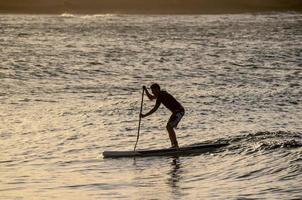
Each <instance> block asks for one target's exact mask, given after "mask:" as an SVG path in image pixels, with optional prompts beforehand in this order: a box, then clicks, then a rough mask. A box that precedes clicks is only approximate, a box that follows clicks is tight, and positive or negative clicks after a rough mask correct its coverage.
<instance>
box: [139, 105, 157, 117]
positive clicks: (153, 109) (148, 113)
mask: <svg viewBox="0 0 302 200" xmlns="http://www.w3.org/2000/svg"><path fill="white" fill-rule="evenodd" d="M159 106H160V102H158V101H157V102H156V104H155V106H154V108H152V109H151V110H150V111H149V112H147V113H146V114H141V117H142V118H144V117H147V116H149V115H151V114H152V113H154V112H155V111H156V110H157V109H158V108H159Z"/></svg>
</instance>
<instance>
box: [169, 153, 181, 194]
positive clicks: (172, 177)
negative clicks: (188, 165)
mask: <svg viewBox="0 0 302 200" xmlns="http://www.w3.org/2000/svg"><path fill="white" fill-rule="evenodd" d="M171 159H172V161H171V170H170V171H169V172H168V175H169V176H168V179H167V183H168V185H169V186H170V187H171V193H172V196H173V197H181V196H183V191H182V188H181V187H180V185H181V179H182V175H181V172H182V169H181V161H180V158H171Z"/></svg>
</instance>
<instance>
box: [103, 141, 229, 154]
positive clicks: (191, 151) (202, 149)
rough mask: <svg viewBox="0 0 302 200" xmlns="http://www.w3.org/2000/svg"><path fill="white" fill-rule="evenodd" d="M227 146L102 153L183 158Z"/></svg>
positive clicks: (204, 145) (214, 145)
mask: <svg viewBox="0 0 302 200" xmlns="http://www.w3.org/2000/svg"><path fill="white" fill-rule="evenodd" d="M227 145H229V144H228V143H213V144H195V145H189V146H184V147H179V148H166V149H151V150H144V149H142V150H136V151H104V152H103V157H104V158H122V157H148V156H185V155H190V154H201V153H206V152H211V151H215V150H217V149H218V148H221V147H224V146H227Z"/></svg>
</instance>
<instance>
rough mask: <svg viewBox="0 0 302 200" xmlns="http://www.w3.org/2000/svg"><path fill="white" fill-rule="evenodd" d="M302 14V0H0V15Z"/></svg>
mask: <svg viewBox="0 0 302 200" xmlns="http://www.w3.org/2000/svg"><path fill="white" fill-rule="evenodd" d="M269 12H297V13H302V0H252V1H251V0H51V1H49V0H9V1H7V0H0V14H55V15H58V14H62V13H70V14H88V15H94V14H130V15H135V14H137V15H173V14H175V15H199V14H242V13H269Z"/></svg>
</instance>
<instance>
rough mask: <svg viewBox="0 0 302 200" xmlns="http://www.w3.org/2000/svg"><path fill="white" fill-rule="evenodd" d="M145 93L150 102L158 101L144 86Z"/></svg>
mask: <svg viewBox="0 0 302 200" xmlns="http://www.w3.org/2000/svg"><path fill="white" fill-rule="evenodd" d="M143 88H144V90H145V92H146V95H147V97H148V98H149V99H150V100H153V99H156V97H155V96H153V95H152V94H150V93H149V91H148V90H147V88H146V86H143Z"/></svg>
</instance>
